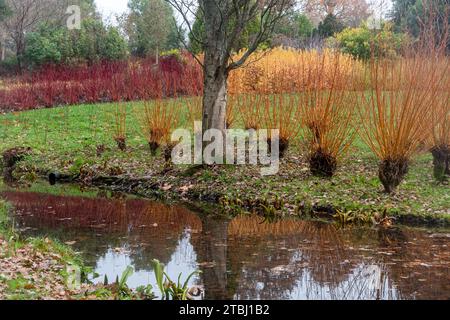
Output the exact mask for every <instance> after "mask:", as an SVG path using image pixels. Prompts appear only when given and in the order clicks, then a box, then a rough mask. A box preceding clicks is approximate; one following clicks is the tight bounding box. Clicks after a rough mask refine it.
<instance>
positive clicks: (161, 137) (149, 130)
mask: <svg viewBox="0 0 450 320" xmlns="http://www.w3.org/2000/svg"><path fill="white" fill-rule="evenodd" d="M138 116H139V117H140V118H141V122H142V131H143V133H144V136H145V138H146V139H147V142H148V144H149V147H150V151H151V153H152V155H156V153H157V150H158V149H160V148H161V147H162V146H165V149H164V157H165V159H166V161H167V162H168V161H170V157H171V152H172V145H171V142H170V136H171V133H172V130H173V129H175V128H176V126H177V124H178V122H179V119H180V106H179V101H178V100H176V99H162V98H158V99H155V100H152V101H145V102H144V109H143V115H138Z"/></svg>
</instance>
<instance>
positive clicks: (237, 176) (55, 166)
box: [0, 102, 450, 220]
mask: <svg viewBox="0 0 450 320" xmlns="http://www.w3.org/2000/svg"><path fill="white" fill-rule="evenodd" d="M113 109H114V108H113V105H111V104H101V105H80V106H72V107H63V108H56V109H41V110H34V111H29V112H22V113H14V114H6V115H1V116H0V125H1V127H0V151H4V150H6V149H8V148H12V147H18V146H26V147H31V148H32V149H33V153H32V155H31V156H29V157H28V158H27V159H26V160H25V161H24V162H23V163H22V164H21V165H20V170H19V171H20V172H19V175H21V176H22V177H24V178H26V179H33V178H34V177H35V176H37V175H40V174H43V173H47V172H49V171H53V170H56V171H62V172H69V173H78V172H79V171H80V169H82V170H83V171H84V172H91V173H92V174H102V175H121V176H126V177H143V176H146V177H148V180H149V182H151V183H152V184H153V185H155V184H157V185H158V187H159V191H158V192H159V193H160V194H161V195H165V196H168V197H172V198H175V199H184V198H190V197H192V195H195V197H197V198H205V197H208V195H210V194H214V195H218V196H219V198H223V199H228V200H227V201H228V202H232V203H234V202H240V201H241V200H243V201H245V200H252V199H265V200H267V199H268V200H269V201H272V202H273V201H276V199H281V200H282V204H283V205H282V207H283V208H282V209H281V211H283V212H287V213H295V212H298V208H299V207H308V206H314V205H328V204H330V205H333V206H334V207H335V208H339V209H341V210H343V211H351V210H358V211H360V210H363V211H364V210H365V211H377V212H378V211H384V210H387V211H388V212H392V213H395V214H408V215H409V214H413V215H420V216H439V217H444V218H445V219H447V220H448V216H449V214H450V192H449V185H448V184H438V183H436V182H435V181H434V179H433V176H432V159H431V156H430V155H429V154H423V155H421V156H419V157H418V158H416V159H414V161H413V162H412V163H411V166H410V167H411V170H410V173H409V174H408V176H407V178H406V180H405V181H404V183H402V185H401V186H400V187H399V189H398V191H397V192H396V193H395V194H394V195H391V196H389V195H386V194H384V193H382V186H381V183H380V182H379V181H378V178H377V163H378V161H377V159H376V158H375V157H374V156H373V155H372V153H371V152H370V150H369V149H368V148H367V147H366V146H365V145H364V144H363V143H362V141H361V140H359V139H357V140H356V141H355V143H354V145H353V147H352V148H351V150H350V153H349V155H348V157H347V158H346V159H343V160H342V161H341V163H340V167H339V170H338V172H337V175H336V176H335V177H334V178H332V179H320V178H315V177H312V176H311V175H310V174H309V172H308V167H307V163H306V162H305V157H304V156H303V154H302V152H301V151H300V150H301V141H296V142H295V143H294V144H293V146H292V147H291V148H290V151H289V153H288V155H287V157H286V159H284V160H283V161H282V165H281V170H280V173H279V174H278V175H276V176H271V177H261V176H260V175H259V168H255V167H251V166H221V167H215V168H211V169H205V170H202V171H199V172H197V173H195V174H185V173H186V167H180V168H176V169H175V170H173V171H171V172H169V173H165V174H161V171H162V168H163V161H162V159H161V158H162V157H161V156H156V157H152V156H151V155H150V152H149V148H148V145H147V142H146V141H145V139H144V137H143V136H142V134H141V131H140V122H139V120H138V119H139V117H140V116H141V115H142V110H143V104H142V103H141V102H135V103H130V104H129V106H128V111H129V112H128V120H127V136H128V137H127V144H128V145H129V148H128V150H127V151H126V152H120V151H118V149H117V147H116V144H115V142H114V141H113V139H112V123H113V121H114V120H113V119H114V118H113V115H112V110H113ZM181 119H182V121H181V126H186V125H187V123H188V122H187V121H186V119H187V109H186V112H184V113H183V114H181ZM236 127H239V121H238V122H237V124H236ZM101 144H104V145H106V146H107V150H106V152H105V153H103V154H102V155H100V156H97V146H98V145H101ZM141 189H142V190H141V191H142V192H141V193H144V194H145V192H146V191H147V190H145V186H143V187H142V188H141ZM154 192H155V190H152V191H151V192H150V191H148V193H149V194H150V193H154ZM237 200H239V201H237Z"/></svg>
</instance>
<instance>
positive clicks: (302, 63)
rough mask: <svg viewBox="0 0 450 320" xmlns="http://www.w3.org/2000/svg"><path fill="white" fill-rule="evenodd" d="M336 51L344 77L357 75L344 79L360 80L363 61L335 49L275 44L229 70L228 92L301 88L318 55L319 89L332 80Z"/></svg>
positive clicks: (277, 90) (274, 91)
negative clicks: (322, 78)
mask: <svg viewBox="0 0 450 320" xmlns="http://www.w3.org/2000/svg"><path fill="white" fill-rule="evenodd" d="M336 54H338V55H339V60H340V65H341V70H342V72H343V73H344V75H343V76H344V77H348V78H349V80H353V79H350V78H351V77H354V76H358V77H360V78H361V79H360V80H361V81H347V83H359V84H363V83H364V82H363V81H362V80H363V77H364V74H365V72H364V65H363V63H361V62H359V61H356V60H355V59H354V58H352V57H351V56H350V55H347V54H342V53H336V52H335V51H334V50H331V49H325V50H324V51H322V52H319V51H317V50H309V51H305V50H296V49H285V48H281V47H278V48H274V49H272V50H270V51H264V52H257V53H255V54H254V55H253V56H252V57H251V58H250V60H249V61H248V62H247V63H246V65H245V66H244V67H243V68H240V69H237V70H233V71H232V72H231V73H230V77H229V82H228V89H229V92H230V94H240V93H262V94H279V93H293V92H301V91H304V89H305V88H307V85H308V83H307V81H308V79H307V75H308V73H309V72H308V69H313V68H315V63H316V62H317V58H318V57H319V56H320V57H321V59H322V57H323V59H324V61H323V65H324V68H323V70H324V73H323V76H324V77H325V78H324V81H323V86H324V88H323V89H329V87H330V86H331V84H332V83H334V81H333V79H332V77H333V72H332V71H333V67H334V61H335V59H336ZM241 55H242V53H238V54H237V55H236V56H235V57H233V60H238V59H239V57H240V56H241ZM321 64H322V62H321ZM355 68H357V69H359V72H355ZM347 89H351V88H348V87H347Z"/></svg>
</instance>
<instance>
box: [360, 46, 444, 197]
mask: <svg viewBox="0 0 450 320" xmlns="http://www.w3.org/2000/svg"><path fill="white" fill-rule="evenodd" d="M370 77H371V83H372V86H373V90H372V91H371V92H370V93H369V94H366V93H364V94H362V102H363V103H362V106H361V108H360V109H359V110H360V114H361V122H362V130H361V136H362V138H363V139H364V141H365V142H366V143H367V145H368V146H369V147H370V148H371V150H372V151H373V152H374V153H375V154H376V156H377V157H378V158H379V160H380V164H379V169H378V176H379V178H380V181H381V182H382V184H383V186H384V189H385V191H386V192H387V193H392V192H393V191H394V190H395V189H396V188H397V187H398V186H399V184H400V183H401V181H402V180H403V179H404V177H405V176H406V174H407V173H408V168H409V164H410V161H411V159H412V157H413V156H415V155H416V154H417V153H418V152H419V151H420V149H421V148H420V147H421V146H422V145H423V142H424V141H426V139H427V138H428V136H429V133H430V130H431V127H432V123H433V122H432V111H433V109H432V102H433V96H434V95H435V90H436V88H437V84H438V81H439V72H438V71H437V70H436V69H435V64H434V63H433V59H432V58H431V57H429V56H426V55H424V54H421V53H413V54H411V55H409V56H407V57H403V58H400V59H397V60H395V61H390V60H382V61H372V63H371V65H370Z"/></svg>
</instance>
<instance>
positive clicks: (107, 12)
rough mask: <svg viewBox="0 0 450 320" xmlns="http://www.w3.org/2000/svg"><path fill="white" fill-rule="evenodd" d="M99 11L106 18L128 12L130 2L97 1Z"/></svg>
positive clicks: (120, 0) (121, 0)
mask: <svg viewBox="0 0 450 320" xmlns="http://www.w3.org/2000/svg"><path fill="white" fill-rule="evenodd" d="M95 3H96V4H97V8H98V10H99V11H100V12H101V13H102V14H103V16H104V17H105V18H107V17H109V16H112V15H115V14H121V13H124V12H125V11H127V9H128V7H127V3H128V0H95Z"/></svg>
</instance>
